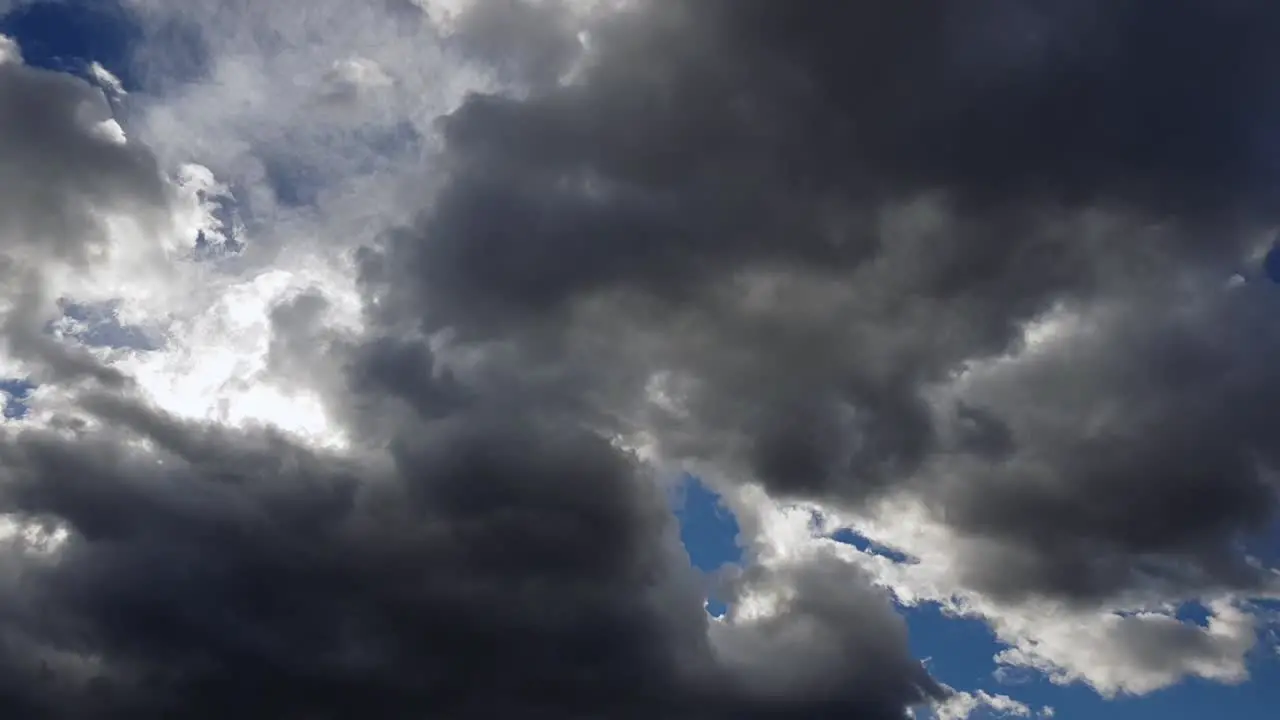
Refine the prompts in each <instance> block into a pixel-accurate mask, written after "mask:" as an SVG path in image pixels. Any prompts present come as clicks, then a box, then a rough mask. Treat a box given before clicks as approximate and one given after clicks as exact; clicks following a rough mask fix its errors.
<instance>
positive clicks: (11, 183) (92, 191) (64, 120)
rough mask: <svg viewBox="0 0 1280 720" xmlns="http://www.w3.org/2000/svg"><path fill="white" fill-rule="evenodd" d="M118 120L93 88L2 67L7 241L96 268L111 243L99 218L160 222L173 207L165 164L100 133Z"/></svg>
mask: <svg viewBox="0 0 1280 720" xmlns="http://www.w3.org/2000/svg"><path fill="white" fill-rule="evenodd" d="M110 118H111V112H110V108H109V107H108V106H107V102H106V99H105V97H103V95H102V92H101V91H100V90H98V89H96V88H94V87H93V86H91V85H89V84H88V83H87V82H85V81H83V80H81V79H79V78H76V77H73V76H71V75H66V74H63V73H55V72H50V71H47V70H40V69H37V68H31V67H26V66H24V65H21V64H17V63H0V183H3V185H4V188H5V196H4V198H3V203H4V213H3V217H2V218H0V237H2V238H3V245H4V247H5V248H6V249H8V250H13V249H14V247H15V246H19V247H21V249H22V250H23V251H24V252H33V253H36V254H38V256H39V257H42V258H50V259H57V260H62V261H66V262H73V263H74V262H79V263H83V262H87V261H88V259H89V255H88V254H89V253H91V252H92V251H94V250H98V251H101V250H102V249H103V243H104V241H105V237H104V232H103V228H102V219H101V215H100V214H99V213H102V212H106V211H110V212H120V213H127V214H130V215H132V216H134V217H137V218H138V219H139V220H141V221H143V222H152V223H154V222H157V221H158V220H160V219H161V217H162V216H161V215H159V212H160V211H162V210H163V209H165V208H166V206H167V200H168V198H167V196H166V194H165V186H164V183H163V181H162V177H161V174H160V171H159V168H158V166H157V164H156V161H155V158H154V157H153V156H152V155H151V153H150V152H149V151H148V150H147V149H146V148H145V147H144V146H141V145H139V144H137V143H117V142H114V141H113V140H111V139H110V138H109V137H107V136H105V135H103V134H102V133H101V132H99V131H97V130H96V128H95V126H96V123H98V122H101V121H104V120H108V119H110Z"/></svg>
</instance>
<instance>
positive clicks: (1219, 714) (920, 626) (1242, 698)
mask: <svg viewBox="0 0 1280 720" xmlns="http://www.w3.org/2000/svg"><path fill="white" fill-rule="evenodd" d="M86 7H92V8H94V10H93V11H88V10H86ZM175 32H180V29H178V30H175ZM0 34H7V35H10V36H12V37H14V38H16V39H17V40H18V42H19V44H20V45H21V47H22V49H23V53H24V57H25V59H26V61H27V62H28V64H32V65H38V66H42V67H47V68H50V69H54V70H60V71H68V72H73V73H76V74H81V75H84V74H85V72H86V71H85V68H86V67H87V66H88V63H89V62H90V61H92V60H96V61H98V62H100V63H102V64H103V65H104V66H106V67H107V68H108V69H109V70H111V71H112V72H113V73H115V74H116V75H117V76H118V77H120V78H121V79H122V80H123V82H124V84H125V86H126V87H129V88H132V87H136V86H137V84H138V79H137V77H136V74H135V73H134V72H133V67H132V64H131V62H130V52H131V49H132V48H131V41H132V39H133V38H134V37H135V35H136V32H135V30H134V29H133V28H132V26H131V25H130V23H129V22H128V19H127V17H126V16H125V15H124V14H123V13H121V12H120V11H118V10H116V9H113V7H112V5H111V4H110V3H107V2H98V3H94V4H92V5H80V4H75V5H57V4H37V5H36V6H34V7H31V8H28V9H27V10H25V11H22V12H20V13H17V14H15V15H12V16H10V17H6V18H4V19H3V21H0ZM269 170H270V171H272V172H276V173H279V174H280V175H281V176H282V177H285V178H286V179H287V177H293V176H297V179H296V182H295V183H294V185H295V187H293V191H294V195H297V196H299V198H301V197H302V196H309V194H310V192H311V189H310V188H309V187H308V186H307V182H306V181H305V179H303V178H302V176H303V175H305V173H303V172H302V169H299V168H296V167H291V166H288V163H287V162H285V161H283V160H282V161H281V165H280V167H275V168H269ZM282 182H285V184H286V185H287V184H288V182H287V181H286V180H282ZM282 195H283V196H284V197H285V199H288V198H289V197H292V196H290V195H289V194H288V193H282ZM67 314H68V316H69V317H71V318H72V319H75V320H77V321H81V322H85V323H87V324H88V325H89V329H88V330H87V331H86V336H85V337H82V338H81V339H82V340H83V341H85V342H86V343H87V344H91V345H111V346H117V347H121V346H128V347H135V348H140V349H141V348H145V347H147V345H148V343H149V342H150V340H148V339H147V337H146V336H145V335H144V334H143V333H142V331H140V330H138V329H136V328H127V327H122V326H121V325H120V324H119V323H118V322H117V321H115V320H114V318H113V317H112V314H111V312H110V307H86V306H69V307H68V313H67ZM31 388H32V386H31V384H30V383H28V382H26V381H25V380H22V379H20V378H11V379H8V380H3V381H0V392H3V393H5V394H6V395H7V396H8V397H9V398H10V402H9V403H8V405H7V406H6V411H5V414H6V416H9V417H15V418H16V417H19V416H20V415H21V414H22V412H23V410H24V406H23V405H22V402H21V400H22V398H24V397H25V396H26V395H27V393H29V392H30V390H31ZM673 506H674V509H675V512H676V516H677V518H678V519H679V522H680V526H681V537H682V540H683V541H684V543H685V546H686V549H687V550H688V553H689V556H690V559H691V562H692V563H693V565H694V566H695V567H696V568H698V569H699V570H700V571H702V572H705V573H713V572H715V571H716V570H717V569H718V568H721V567H723V566H725V565H730V564H734V563H738V562H740V561H741V553H740V551H739V549H738V546H737V543H736V535H737V533H738V530H739V528H738V524H737V522H736V520H735V519H734V517H733V515H732V513H731V512H729V511H728V510H727V509H726V508H725V507H724V506H723V505H722V504H721V503H720V500H719V498H718V496H717V495H715V493H713V492H711V491H709V490H708V489H707V488H706V487H704V486H703V485H702V484H701V483H699V482H698V481H696V480H694V479H689V480H688V481H687V482H686V483H685V484H684V486H683V487H682V489H681V492H679V493H677V497H675V498H674V499H673ZM837 539H840V540H842V541H847V542H850V543H851V544H855V545H861V546H865V543H863V542H862V541H861V539H860V538H858V537H857V536H856V535H853V534H852V533H845V534H841V535H839V536H838V537H837ZM1274 540H1275V538H1274V537H1271V538H1266V539H1265V541H1264V542H1263V543H1261V544H1260V546H1259V550H1260V551H1261V552H1263V553H1264V554H1268V555H1270V556H1271V557H1280V553H1277V552H1276V551H1275V548H1274ZM1268 546H1270V547H1268ZM1268 550H1269V551H1270V552H1268ZM708 609H709V611H710V612H712V613H713V614H719V613H721V612H723V605H722V603H720V602H719V601H718V600H716V599H714V598H713V599H712V601H711V602H710V603H709V606H708ZM903 613H904V615H905V617H906V618H907V622H908V624H909V627H910V631H911V637H912V645H913V648H914V650H915V652H916V654H917V656H918V657H921V658H929V666H930V668H931V669H932V670H933V672H934V673H935V674H936V676H937V677H938V678H939V679H940V680H942V681H943V682H946V683H948V684H949V685H952V686H954V687H957V688H962V689H965V690H970V691H973V690H977V689H984V690H986V691H988V692H991V693H1001V694H1007V695H1010V696H1012V697H1014V698H1015V699H1017V700H1019V701H1021V702H1024V703H1026V704H1027V705H1030V706H1032V707H1033V708H1039V707H1041V706H1052V707H1053V708H1055V710H1056V716H1057V717H1059V718H1069V719H1074V718H1091V719H1095V720H1121V719H1123V720H1148V719H1150V720H1201V719H1205V718H1232V719H1233V720H1254V719H1258V720H1262V719H1263V718H1274V717H1276V716H1277V715H1276V713H1277V708H1280V658H1278V657H1276V656H1275V655H1274V653H1272V654H1270V655H1268V654H1267V651H1266V650H1265V649H1261V651H1260V652H1259V654H1258V657H1257V658H1256V661H1255V663H1254V666H1253V680H1252V681H1251V682H1249V683H1246V684H1243V685H1241V686H1235V687H1233V686H1227V685H1222V684H1216V683H1210V682H1204V681H1198V680H1195V681H1187V682H1184V683H1182V684H1180V685H1178V686H1176V687H1174V688H1171V689H1168V690H1164V691H1158V692H1155V693H1153V694H1151V695H1148V696H1145V697H1141V698H1122V699H1117V700H1106V699H1103V698H1101V697H1099V696H1098V695H1097V694H1096V693H1095V692H1093V691H1092V690H1090V689H1089V688H1087V687H1083V686H1080V685H1073V686H1066V687H1064V686H1059V685H1055V684H1053V683H1051V682H1049V681H1048V680H1047V679H1045V678H1044V677H1041V676H1037V675H1035V674H1033V673H1030V672H1024V673H1022V674H1021V675H1020V677H1017V678H1016V681H1005V682H1002V681H1001V680H999V679H997V677H995V670H996V664H995V663H994V661H993V659H992V658H993V655H995V654H996V653H998V652H999V651H1000V650H1001V649H1002V647H1001V646H1000V645H999V644H998V643H997V642H995V640H994V639H993V637H992V634H991V632H990V631H989V630H988V629H987V628H986V627H985V625H983V624H982V623H981V622H977V621H974V620H968V619H954V618H949V617H946V616H944V615H943V614H942V613H941V612H939V611H938V609H937V608H936V607H933V606H929V605H925V606H921V607H915V608H905V609H903ZM975 717H982V716H981V715H977V716H975Z"/></svg>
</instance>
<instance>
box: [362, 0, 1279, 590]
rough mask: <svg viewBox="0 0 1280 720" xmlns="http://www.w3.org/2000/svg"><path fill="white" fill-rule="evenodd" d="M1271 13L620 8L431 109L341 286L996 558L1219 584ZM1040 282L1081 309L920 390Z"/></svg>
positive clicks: (1015, 565) (1263, 305) (1257, 318)
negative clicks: (662, 382)
mask: <svg viewBox="0 0 1280 720" xmlns="http://www.w3.org/2000/svg"><path fill="white" fill-rule="evenodd" d="M1278 41H1280V12H1278V11H1277V10H1276V9H1275V8H1273V7H1272V6H1270V5H1267V4H1264V3H1258V2H1234V3H1225V4H1221V3H1207V2H1177V3H1172V4H1170V5H1168V6H1162V7H1161V8H1160V9H1159V10H1158V11H1157V10H1155V9H1153V8H1152V7H1149V6H1147V5H1144V4H1142V3H1088V2H1086V3H1073V4H1072V5H1071V7H1070V8H1066V7H1063V6H1062V5H1061V4H1060V3H1007V2H997V1H995V0H993V1H991V2H981V3H977V4H967V5H965V6H964V7H963V8H960V7H958V6H955V5H954V4H952V3H945V2H928V1H920V2H904V3H893V4H891V5H890V4H882V3H858V4H840V5H839V6H837V5H836V4H834V3H817V2H815V3H772V2H763V1H762V2H699V3H692V2H690V3H663V4H661V5H656V4H655V5H653V6H649V5H645V6H643V9H642V10H641V11H639V12H637V13H633V14H624V15H623V16H622V17H621V18H617V17H614V18H611V19H608V20H604V21H602V22H601V23H600V24H599V26H598V27H594V28H593V29H592V33H591V37H590V43H589V47H590V48H591V53H590V54H589V57H588V59H587V62H586V63H585V66H584V69H582V70H580V74H579V75H578V76H577V79H576V81H575V82H572V83H570V84H568V85H562V86H556V87H545V88H543V89H542V90H541V91H539V92H533V93H532V94H531V95H528V96H522V97H519V98H516V97H503V96H491V95H486V96H475V97H472V98H471V99H470V100H469V101H468V102H467V103H465V104H464V105H463V106H462V107H461V108H460V109H459V110H458V111H457V112H455V113H453V114H452V115H451V116H449V117H447V118H445V119H444V120H443V121H442V123H441V128H442V132H443V135H444V138H445V140H446V146H445V150H444V153H443V156H442V158H441V160H440V162H442V163H443V164H444V165H445V166H447V167H448V168H449V173H450V174H449V175H448V177H447V179H446V180H445V181H444V182H443V183H442V184H441V186H439V187H438V188H434V189H433V190H432V195H431V200H430V203H429V206H428V207H427V209H426V210H424V212H423V213H422V216H421V218H420V221H419V223H418V224H417V226H416V227H413V228H407V229H403V230H399V231H395V232H392V233H389V234H388V236H387V237H386V239H385V242H384V244H383V247H382V248H381V249H380V250H379V251H376V252H367V253H366V254H365V255H364V258H363V259H364V277H365V280H366V285H367V287H368V288H369V289H370V291H371V294H372V295H373V296H374V297H375V299H376V301H375V302H373V303H372V304H371V308H372V310H373V311H374V314H375V315H378V316H380V317H382V318H383V319H384V320H386V321H387V322H389V323H390V322H393V321H403V319H404V318H408V317H418V316H420V317H421V318H422V320H421V326H422V327H423V329H425V330H427V331H436V330H440V329H445V328H447V329H448V330H449V331H450V333H451V337H453V338H454V342H456V343H458V344H460V345H467V344H468V343H477V344H480V345H484V344H492V343H503V344H505V345H504V347H507V348H508V351H509V350H510V347H512V346H514V347H518V348H521V351H523V353H524V355H523V357H522V359H523V361H524V363H525V366H524V367H525V369H526V370H529V369H530V368H535V369H536V372H534V371H531V372H529V373H528V377H537V378H538V382H541V383H545V384H546V385H547V386H553V387H554V388H555V390H556V393H557V394H560V393H572V394H573V397H574V399H575V401H576V402H578V403H580V404H581V405H582V406H583V408H584V410H583V412H587V413H591V414H592V421H593V422H597V423H602V424H604V425H605V426H609V427H613V428H614V429H617V430H627V429H634V427H635V422H637V414H638V415H639V416H640V419H639V420H638V422H639V423H640V424H641V425H642V426H643V427H644V428H645V429H646V430H649V431H650V432H651V433H653V434H654V435H655V436H656V439H657V441H658V442H659V444H660V445H661V446H662V447H663V449H664V450H665V451H666V452H667V454H669V455H671V456H675V457H683V458H686V459H690V460H712V461H714V462H716V463H718V464H719V465H720V467H721V468H724V469H728V470H729V471H730V472H729V474H730V475H733V474H734V473H737V474H738V475H739V477H742V478H755V479H758V480H760V481H762V482H764V483H765V485H766V486H767V487H769V488H770V489H771V490H772V491H774V492H775V493H777V494H780V495H783V496H793V497H809V498H816V499H824V500H834V501H838V502H845V503H857V502H860V501H861V500H863V499H866V498H867V497H869V496H873V495H876V494H878V493H880V492H883V491H885V490H886V489H892V488H903V487H908V488H911V489H913V490H915V491H918V492H919V493H921V494H923V495H924V496H925V497H926V498H927V499H928V500H929V502H930V503H931V504H932V505H933V506H934V507H936V509H937V513H938V515H939V516H940V517H942V518H943V519H945V520H946V521H947V522H949V523H951V524H953V525H954V526H956V527H957V528H959V529H962V530H964V531H966V532H969V533H972V534H974V535H975V536H976V537H985V538H988V539H990V540H992V541H993V544H994V549H995V551H997V552H993V553H992V556H993V557H995V556H999V557H1002V558H1003V557H1005V556H1007V559H1008V560H1010V562H993V561H990V559H989V558H987V557H985V556H984V557H974V558H972V563H971V564H972V567H971V568H970V572H969V574H970V575H971V576H972V578H973V580H974V582H976V583H977V584H978V585H979V586H980V587H982V588H984V589H987V590H990V591H993V592H997V593H1001V594H1009V595H1012V596H1022V595H1026V594H1040V593H1048V594H1051V595H1063V596H1065V597H1069V598H1074V599H1099V598H1104V597H1107V596H1110V595H1113V594H1115V593H1117V592H1121V591H1125V590H1127V589H1131V588H1132V587H1134V586H1135V584H1141V583H1145V582H1150V583H1155V584H1157V585H1159V584H1165V585H1171V586H1173V587H1176V588H1179V589H1181V590H1184V591H1188V592H1190V591H1193V590H1196V589H1203V588H1205V587H1212V586H1216V585H1219V584H1223V583H1225V584H1227V585H1229V586H1240V585H1244V586H1248V585H1251V584H1253V583H1255V582H1258V581H1260V580H1261V578H1260V577H1258V576H1257V575H1256V573H1255V572H1254V571H1252V570H1250V569H1249V568H1247V567H1246V566H1245V565H1244V564H1243V563H1242V561H1240V560H1239V559H1238V558H1237V559H1236V560H1231V558H1233V557H1235V556H1236V554H1237V546H1236V543H1237V542H1238V541H1239V540H1240V539H1241V538H1242V537H1243V536H1245V535H1247V534H1248V533H1250V532H1256V531H1258V530H1260V529H1262V528H1263V527H1264V526H1265V523H1266V522H1267V521H1268V520H1269V519H1270V518H1271V515H1272V509H1273V504H1274V494H1275V487H1274V484H1273V483H1272V482H1271V480H1270V479H1269V474H1268V470H1269V469H1271V468H1273V467H1274V465H1275V461H1276V457H1275V452H1274V448H1275V446H1276V442H1275V441H1276V438H1275V436H1274V432H1275V431H1274V428H1275V427H1277V424H1276V422H1275V420H1276V417H1275V411H1274V410H1273V408H1274V407H1275V405H1274V403H1273V402H1271V399H1272V398H1273V397H1274V396H1275V391H1276V389H1277V388H1280V376H1277V373H1276V372H1275V371H1273V370H1271V369H1270V368H1269V367H1268V365H1267V363H1266V362H1265V360H1263V358H1266V357H1267V356H1268V352H1269V350H1270V349H1271V348H1272V347H1273V346H1274V345H1275V342H1276V339H1277V336H1276V332H1277V331H1276V330H1275V323H1274V322H1272V321H1271V318H1270V313H1269V308H1272V307H1274V306H1275V303H1276V302H1277V301H1280V298H1277V297H1276V293H1275V292H1274V289H1273V288H1270V287H1261V286H1256V285H1251V286H1249V287H1247V288H1244V289H1243V290H1241V291H1240V292H1238V293H1234V294H1233V293H1226V292H1224V291H1223V290H1222V286H1223V285H1224V284H1225V282H1226V279H1227V278H1228V277H1229V276H1230V274H1231V273H1232V272H1235V271H1236V270H1237V269H1239V268H1240V267H1241V264H1242V262H1243V258H1244V256H1245V254H1246V252H1247V250H1248V249H1249V247H1250V245H1249V243H1256V242H1257V238H1258V233H1259V232H1260V231H1263V232H1265V227H1266V224H1267V223H1268V222H1271V221H1272V219H1273V215H1274V213H1273V206H1274V202H1275V201H1274V198H1273V197H1272V195H1271V194H1270V193H1271V188H1272V187H1273V182H1272V180H1271V178H1272V177H1274V168H1273V165H1274V160H1273V152H1272V151H1271V146H1270V143H1273V142H1274V139H1273V135H1274V133H1273V132H1272V131H1271V130H1270V129H1271V128H1273V127H1274V126H1275V122H1274V121H1275V120H1276V119H1277V113H1276V109H1275V91H1274V90H1273V89H1272V86H1271V83H1270V81H1269V80H1268V77H1269V74H1270V72H1271V69H1273V68H1275V67H1276V66H1277V62H1276V61H1277V57H1276V53H1277V48H1280V42H1278ZM1193 58H1204V61H1203V62H1202V61H1201V60H1200V59H1194V60H1193ZM1063 308H1065V309H1066V310H1068V311H1070V312H1074V313H1082V314H1084V315H1085V316H1086V317H1088V318H1090V322H1096V325H1097V326H1096V327H1095V328H1094V329H1093V330H1091V332H1090V335H1089V338H1090V339H1088V340H1080V341H1079V344H1078V345H1072V346H1068V347H1062V348H1058V349H1057V350H1055V353H1054V354H1052V355H1049V356H1048V358H1049V359H1046V360H1044V361H1043V362H1042V361H1039V360H1035V359H1032V355H1031V354H1030V353H1029V352H1028V353H1027V354H1025V355H1024V357H1023V358H1022V360H1021V361H1020V363H1019V365H1018V369H1017V370H1015V371H1009V372H1005V373H1002V374H999V375H996V376H995V377H994V379H990V380H986V381H981V382H979V381H974V382H968V383H965V384H963V385H955V386H954V387H957V388H959V389H955V390H953V392H952V393H951V394H950V396H946V402H947V403H950V405H948V406H945V407H941V408H940V407H939V406H938V403H937V401H936V398H937V396H938V395H937V392H936V391H937V389H938V388H939V387H946V386H947V385H948V383H949V382H950V379H951V378H953V377H954V375H955V374H956V373H957V372H959V371H961V370H962V369H964V368H965V367H968V366H970V365H972V364H973V363H975V362H981V361H983V360H990V359H994V358H997V357H1000V356H1002V355H1004V354H1007V353H1015V354H1016V353H1018V352H1019V351H1020V344H1021V342H1022V338H1023V329H1024V327H1025V326H1026V323H1027V322H1029V321H1032V320H1035V319H1036V318H1039V317H1042V316H1044V315H1045V314H1046V313H1048V312H1050V311H1053V310H1055V309H1063ZM517 352H520V351H517ZM655 371H665V372H667V373H668V374H669V375H668V378H669V379H671V381H672V382H673V383H675V385H676V386H677V394H678V395H679V396H680V397H681V400H682V404H683V408H682V410H681V411H679V412H670V411H668V410H666V409H664V408H657V407H653V406H646V405H645V403H644V401H643V393H644V388H645V384H646V382H648V381H649V379H650V377H651V374H652V373H653V372H655ZM566 378H572V380H566ZM557 396H558V397H560V395H557ZM561 399H562V398H561ZM636 408H641V409H640V410H636ZM620 418H621V419H620ZM975 418H976V419H975Z"/></svg>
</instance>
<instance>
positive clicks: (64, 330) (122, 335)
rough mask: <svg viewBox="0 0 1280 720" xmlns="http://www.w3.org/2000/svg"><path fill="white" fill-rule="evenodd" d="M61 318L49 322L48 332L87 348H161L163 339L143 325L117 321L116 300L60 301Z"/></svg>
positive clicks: (150, 349)
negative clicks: (51, 322) (142, 326)
mask: <svg viewBox="0 0 1280 720" xmlns="http://www.w3.org/2000/svg"><path fill="white" fill-rule="evenodd" d="M61 305H62V313H63V315H62V319H61V320H60V321H57V322H55V323H53V324H52V325H51V327H50V328H49V331H50V332H53V333H56V334H59V335H61V336H63V337H67V338H71V339H74V340H76V341H78V342H79V343H81V344H82V345H85V346H88V347H107V348H126V349H131V350H140V351H152V350H159V349H160V348H161V347H163V344H164V343H163V340H162V339H161V338H159V337H157V336H156V334H154V333H150V332H148V331H147V330H146V329H145V328H141V327H138V326H136V325H128V324H125V323H122V322H121V321H120V316H119V314H118V308H119V302H118V301H110V302H99V303H81V302H72V301H63V302H62V303H61Z"/></svg>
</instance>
